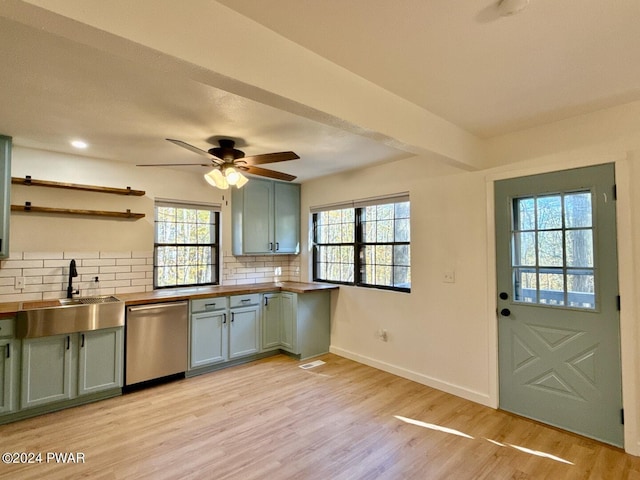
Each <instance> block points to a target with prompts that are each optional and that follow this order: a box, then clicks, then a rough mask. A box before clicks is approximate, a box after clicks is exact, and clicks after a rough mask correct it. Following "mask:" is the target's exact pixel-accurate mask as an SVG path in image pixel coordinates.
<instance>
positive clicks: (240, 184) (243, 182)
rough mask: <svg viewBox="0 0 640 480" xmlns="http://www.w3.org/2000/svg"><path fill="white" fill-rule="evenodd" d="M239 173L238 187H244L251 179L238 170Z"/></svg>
mask: <svg viewBox="0 0 640 480" xmlns="http://www.w3.org/2000/svg"><path fill="white" fill-rule="evenodd" d="M238 175H239V176H240V178H239V179H238V181H237V182H236V188H242V187H244V186H245V185H246V184H247V182H248V181H249V179H248V178H247V177H245V176H244V175H243V174H241V173H240V172H238Z"/></svg>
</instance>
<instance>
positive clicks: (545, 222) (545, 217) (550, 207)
mask: <svg viewBox="0 0 640 480" xmlns="http://www.w3.org/2000/svg"><path fill="white" fill-rule="evenodd" d="M536 206H537V216H538V230H548V229H551V228H562V197H561V196H560V195H552V196H547V197H538V199H537V201H536Z"/></svg>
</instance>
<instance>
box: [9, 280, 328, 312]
mask: <svg viewBox="0 0 640 480" xmlns="http://www.w3.org/2000/svg"><path fill="white" fill-rule="evenodd" d="M337 288H338V285H332V284H328V283H303V282H275V283H255V284H251V285H215V286H210V287H185V288H166V289H160V290H154V291H152V292H139V293H123V294H118V295H115V296H116V297H118V298H119V299H121V300H123V301H124V302H125V304H126V305H143V304H145V303H161V302H173V301H178V300H190V299H192V298H208V297H226V296H227V295H246V294H248V293H263V292H280V291H282V292H293V293H310V292H317V291H322V290H335V289H337ZM58 305H59V303H58V301H57V300H42V301H30V302H7V303H0V319H1V318H8V317H11V316H13V315H15V314H16V313H17V312H19V311H21V310H31V309H36V308H47V307H57V306H58Z"/></svg>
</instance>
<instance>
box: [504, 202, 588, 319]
mask: <svg viewBox="0 0 640 480" xmlns="http://www.w3.org/2000/svg"><path fill="white" fill-rule="evenodd" d="M512 217H513V221H512V232H511V250H512V255H511V258H512V262H511V268H512V278H513V293H514V295H513V297H514V300H515V301H516V302H523V303H535V304H540V305H553V306H560V307H570V308H581V309H591V310H594V309H595V308H596V291H595V283H596V282H595V270H594V264H595V263H594V250H593V211H592V204H591V191H589V190H586V191H579V192H570V193H559V194H551V195H539V196H538V195H536V196H528V197H521V198H515V199H513V208H512Z"/></svg>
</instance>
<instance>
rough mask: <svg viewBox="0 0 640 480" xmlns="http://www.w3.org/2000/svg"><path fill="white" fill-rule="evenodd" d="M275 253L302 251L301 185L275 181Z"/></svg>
mask: <svg viewBox="0 0 640 480" xmlns="http://www.w3.org/2000/svg"><path fill="white" fill-rule="evenodd" d="M274 185H275V192H274V194H275V200H274V202H275V203H274V204H275V220H274V221H275V223H274V228H275V241H276V244H275V250H274V251H275V253H299V252H300V185H298V184H295V183H280V182H275V183H274Z"/></svg>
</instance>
